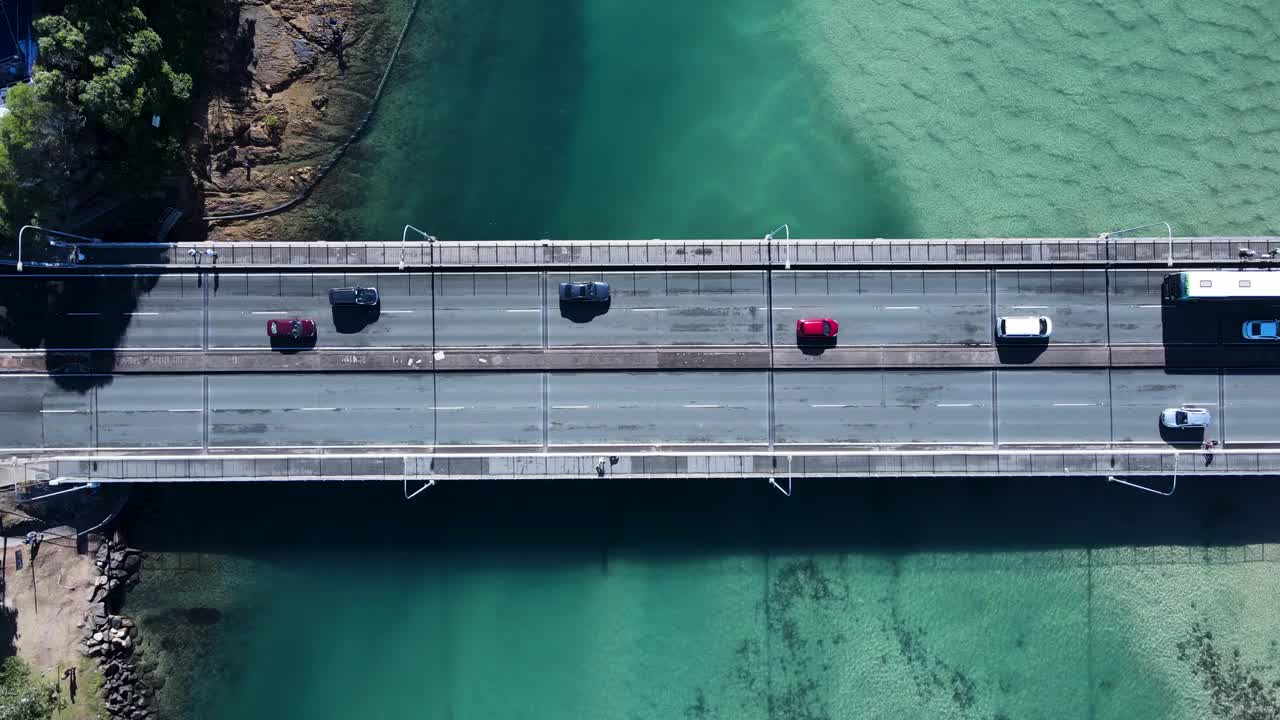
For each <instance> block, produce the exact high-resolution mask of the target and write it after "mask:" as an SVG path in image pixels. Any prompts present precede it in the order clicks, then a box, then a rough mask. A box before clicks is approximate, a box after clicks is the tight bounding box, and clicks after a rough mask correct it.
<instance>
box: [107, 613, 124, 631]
mask: <svg viewBox="0 0 1280 720" xmlns="http://www.w3.org/2000/svg"><path fill="white" fill-rule="evenodd" d="M107 622H108V623H109V624H110V625H111V627H112V629H118V628H121V627H124V621H123V618H121V617H120V616H119V615H112V616H111V617H110V618H108V619H107Z"/></svg>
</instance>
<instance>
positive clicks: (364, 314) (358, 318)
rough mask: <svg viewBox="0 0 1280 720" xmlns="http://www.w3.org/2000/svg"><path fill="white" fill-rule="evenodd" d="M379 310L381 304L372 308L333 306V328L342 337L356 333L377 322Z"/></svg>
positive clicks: (380, 312)
mask: <svg viewBox="0 0 1280 720" xmlns="http://www.w3.org/2000/svg"><path fill="white" fill-rule="evenodd" d="M381 308H382V305H381V304H378V305H374V306H373V307H351V306H347V305H335V306H334V308H333V327H334V329H336V330H337V331H338V332H339V333H341V334H343V335H351V334H354V333H358V332H360V331H361V330H364V329H365V328H367V327H369V326H370V325H372V324H373V323H375V322H377V321H378V317H379V316H380V315H381V314H382V310H381Z"/></svg>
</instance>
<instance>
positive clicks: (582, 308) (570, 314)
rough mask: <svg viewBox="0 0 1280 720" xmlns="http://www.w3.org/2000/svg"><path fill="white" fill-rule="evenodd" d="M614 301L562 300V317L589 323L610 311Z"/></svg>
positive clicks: (575, 321) (576, 321) (570, 320)
mask: <svg viewBox="0 0 1280 720" xmlns="http://www.w3.org/2000/svg"><path fill="white" fill-rule="evenodd" d="M612 306H613V301H612V300H609V301H608V302H602V303H586V302H564V301H563V300H561V301H560V317H562V318H564V319H565V320H568V321H569V322H573V323H579V324H582V323H589V322H591V321H592V320H594V319H596V318H598V317H600V316H601V315H604V314H605V313H607V312H609V308H610V307H612Z"/></svg>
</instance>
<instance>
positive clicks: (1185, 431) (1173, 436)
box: [1156, 419, 1205, 446]
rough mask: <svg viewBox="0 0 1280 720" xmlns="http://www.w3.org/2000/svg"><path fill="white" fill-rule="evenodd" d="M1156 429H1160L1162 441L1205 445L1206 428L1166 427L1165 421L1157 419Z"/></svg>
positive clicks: (1175, 443)
mask: <svg viewBox="0 0 1280 720" xmlns="http://www.w3.org/2000/svg"><path fill="white" fill-rule="evenodd" d="M1156 429H1157V430H1159V431H1160V440H1161V442H1164V443H1167V444H1169V445H1181V446H1186V445H1204V440H1205V429H1204V428H1201V427H1193V428H1171V427H1166V426H1165V424H1164V423H1162V422H1160V420H1159V419H1156Z"/></svg>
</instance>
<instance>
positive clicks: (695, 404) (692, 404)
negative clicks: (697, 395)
mask: <svg viewBox="0 0 1280 720" xmlns="http://www.w3.org/2000/svg"><path fill="white" fill-rule="evenodd" d="M685 407H687V408H722V407H724V406H723V405H702V404H700V403H689V404H688V405H685Z"/></svg>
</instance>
